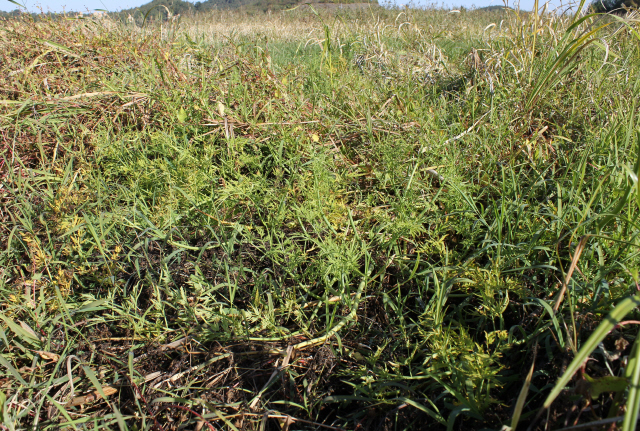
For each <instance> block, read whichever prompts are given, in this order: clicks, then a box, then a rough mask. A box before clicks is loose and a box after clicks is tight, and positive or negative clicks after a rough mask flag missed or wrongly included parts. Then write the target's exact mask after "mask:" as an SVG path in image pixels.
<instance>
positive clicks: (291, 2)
mask: <svg viewBox="0 0 640 431" xmlns="http://www.w3.org/2000/svg"><path fill="white" fill-rule="evenodd" d="M307 3H309V2H308V1H300V0H205V1H198V2H195V3H191V2H187V1H183V0H152V1H151V2H149V3H146V4H144V5H142V6H139V7H136V8H131V9H126V10H123V11H120V12H118V15H120V16H121V17H123V16H124V17H129V16H131V17H133V18H134V19H135V20H136V21H138V20H140V19H142V18H143V17H144V16H145V15H146V14H147V13H148V12H149V11H151V14H150V16H153V17H154V18H160V17H162V18H165V19H166V18H167V15H168V14H167V10H169V11H170V12H171V14H172V15H178V14H180V15H186V14H189V13H196V12H207V11H209V10H213V9H236V8H241V7H244V8H247V9H255V10H263V11H267V10H273V11H275V10H282V9H289V8H292V7H295V6H298V5H304V4H307ZM370 3H371V4H375V5H377V4H378V1H377V0H374V1H372V2H370ZM370 3H369V2H367V3H362V0H344V1H340V2H332V1H316V2H313V4H314V5H318V6H320V8H327V7H329V8H340V7H341V6H346V8H351V7H349V6H360V5H369V4H370ZM165 8H166V9H165Z"/></svg>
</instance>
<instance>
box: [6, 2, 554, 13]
mask: <svg viewBox="0 0 640 431" xmlns="http://www.w3.org/2000/svg"><path fill="white" fill-rule="evenodd" d="M15 1H16V2H18V3H21V4H23V5H24V6H26V7H27V10H28V11H29V12H39V8H38V6H40V7H42V9H43V10H44V11H45V12H62V11H63V10H64V11H67V12H70V11H72V12H85V11H87V10H89V11H93V10H96V9H104V10H108V11H113V12H115V11H119V10H122V9H129V8H132V7H137V6H141V5H143V4H145V3H148V2H149V1H150V0H15ZM434 1H435V0H434ZM513 1H514V0H510V2H509V6H513V5H514V4H513ZM561 1H562V0H551V4H552V5H560V2H561ZM379 2H380V4H383V3H386V1H385V0H379ZM533 2H534V0H520V8H521V9H522V10H531V9H532V7H533ZM539 2H540V4H542V3H543V0H539ZM392 3H395V4H398V5H403V4H406V3H409V0H392ZM412 3H413V4H415V5H418V6H419V5H421V4H422V5H425V4H426V3H425V0H422V1H420V0H417V1H413V2H412ZM564 3H567V0H564ZM437 4H438V5H441V4H444V5H445V6H446V7H458V6H464V7H469V8H470V7H473V6H475V7H484V6H502V5H504V3H503V1H502V0H440V1H438V2H437ZM17 8H18V6H16V5H15V4H13V3H11V2H10V1H9V0H0V10H3V11H7V12H8V11H12V10H14V9H17Z"/></svg>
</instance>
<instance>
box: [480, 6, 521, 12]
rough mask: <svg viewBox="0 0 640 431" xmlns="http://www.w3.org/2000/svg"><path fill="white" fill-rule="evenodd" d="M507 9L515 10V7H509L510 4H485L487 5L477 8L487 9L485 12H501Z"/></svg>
mask: <svg viewBox="0 0 640 431" xmlns="http://www.w3.org/2000/svg"><path fill="white" fill-rule="evenodd" d="M505 9H508V10H513V8H511V7H508V6H485V7H480V8H478V9H476V10H481V11H485V12H500V11H503V10H505Z"/></svg>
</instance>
